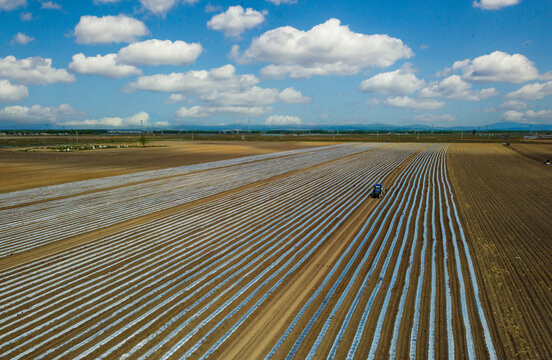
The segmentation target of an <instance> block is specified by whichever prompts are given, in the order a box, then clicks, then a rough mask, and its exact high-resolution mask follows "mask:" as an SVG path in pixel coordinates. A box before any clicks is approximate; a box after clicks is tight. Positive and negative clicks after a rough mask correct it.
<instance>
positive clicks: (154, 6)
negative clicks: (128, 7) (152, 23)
mask: <svg viewBox="0 0 552 360" xmlns="http://www.w3.org/2000/svg"><path fill="white" fill-rule="evenodd" d="M198 1H199V0H181V1H180V2H183V3H185V4H189V5H193V4H195V3H197V2H198ZM178 2H179V1H177V0H140V4H142V6H143V7H144V9H147V10H149V11H151V12H152V13H154V14H156V15H165V14H166V13H167V12H168V11H169V10H170V9H172V8H173V6H175V5H176V4H177V3H178Z"/></svg>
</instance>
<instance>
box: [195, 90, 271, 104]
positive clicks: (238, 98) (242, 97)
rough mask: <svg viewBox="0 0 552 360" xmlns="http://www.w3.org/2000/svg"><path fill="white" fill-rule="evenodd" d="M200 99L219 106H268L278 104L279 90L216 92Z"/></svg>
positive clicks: (203, 95)
mask: <svg viewBox="0 0 552 360" xmlns="http://www.w3.org/2000/svg"><path fill="white" fill-rule="evenodd" d="M199 98H200V99H201V100H203V101H207V102H210V103H213V104H218V105H244V106H257V105H268V104H272V103H274V102H276V100H277V98H278V89H265V88H260V87H258V86H253V87H251V88H248V89H237V90H229V91H227V90H214V91H212V92H210V93H208V94H200V95H199Z"/></svg>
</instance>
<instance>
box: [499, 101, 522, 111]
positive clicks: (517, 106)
mask: <svg viewBox="0 0 552 360" xmlns="http://www.w3.org/2000/svg"><path fill="white" fill-rule="evenodd" d="M500 107H501V108H502V109H514V110H525V109H526V108H527V103H526V102H525V101H521V100H508V101H505V102H504V103H502V104H501V105H500Z"/></svg>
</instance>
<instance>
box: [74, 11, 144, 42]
mask: <svg viewBox="0 0 552 360" xmlns="http://www.w3.org/2000/svg"><path fill="white" fill-rule="evenodd" d="M147 34H149V30H148V28H147V27H146V25H144V23H143V22H141V21H140V20H136V19H134V18H131V17H129V16H126V15H123V14H121V15H118V16H111V15H108V16H103V17H97V16H90V15H87V16H81V18H80V21H79V23H78V24H77V26H76V27H75V36H76V39H77V42H78V43H79V44H100V43H112V42H116V43H118V42H133V41H136V39H137V38H138V37H140V36H144V35H147Z"/></svg>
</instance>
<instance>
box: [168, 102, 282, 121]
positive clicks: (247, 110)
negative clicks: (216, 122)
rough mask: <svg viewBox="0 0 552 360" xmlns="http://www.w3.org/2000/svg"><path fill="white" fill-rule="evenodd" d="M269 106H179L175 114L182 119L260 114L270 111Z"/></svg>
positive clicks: (253, 115)
mask: <svg viewBox="0 0 552 360" xmlns="http://www.w3.org/2000/svg"><path fill="white" fill-rule="evenodd" d="M272 110H273V109H272V108H271V107H268V106H266V107H263V106H252V107H249V106H199V105H196V106H192V107H191V108H186V107H181V108H180V109H178V110H177V111H176V116H177V117H179V118H182V119H186V118H202V117H207V116H212V115H217V114H223V115H230V116H251V117H256V116H261V115H264V114H266V113H269V112H271V111H272Z"/></svg>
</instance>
